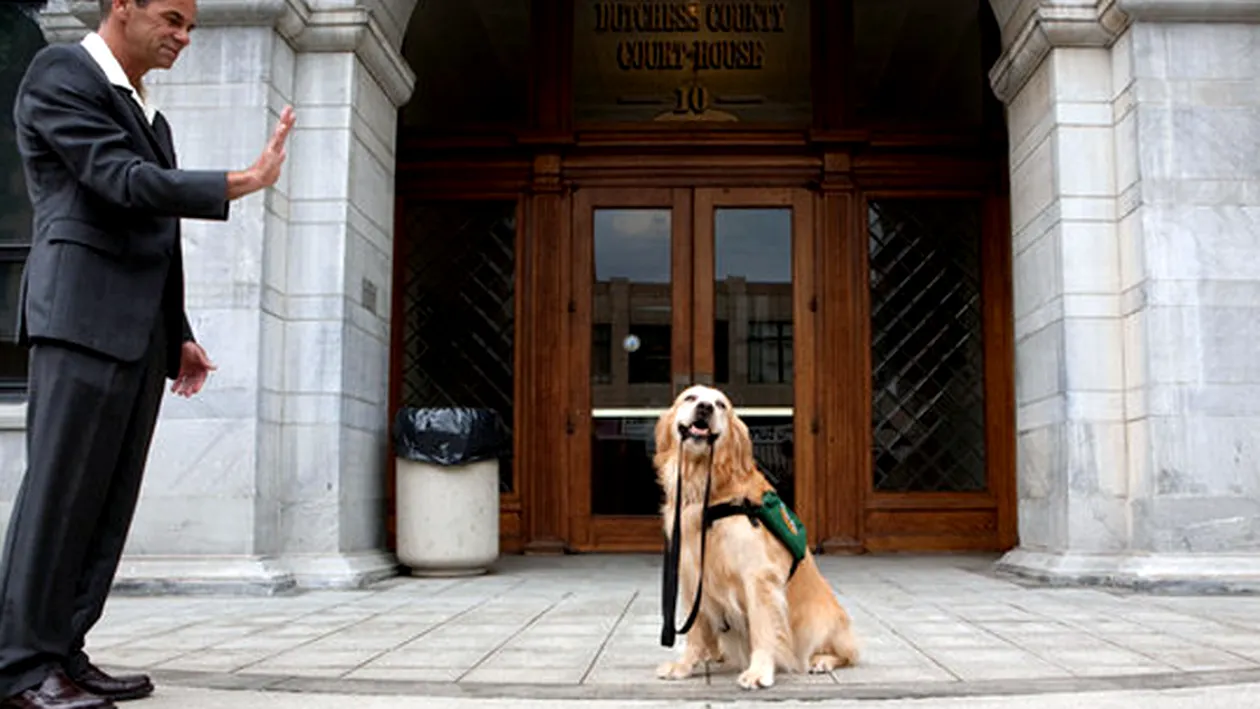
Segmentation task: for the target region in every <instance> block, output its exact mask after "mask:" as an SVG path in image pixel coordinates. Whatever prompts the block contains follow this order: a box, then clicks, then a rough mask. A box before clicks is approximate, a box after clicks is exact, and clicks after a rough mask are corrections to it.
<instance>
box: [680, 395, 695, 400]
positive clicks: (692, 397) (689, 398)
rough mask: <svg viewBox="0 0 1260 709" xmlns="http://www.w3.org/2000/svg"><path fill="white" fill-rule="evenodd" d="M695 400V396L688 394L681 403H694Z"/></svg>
mask: <svg viewBox="0 0 1260 709" xmlns="http://www.w3.org/2000/svg"><path fill="white" fill-rule="evenodd" d="M695 400H696V395H695V394H688V395H687V396H684V397H683V401H695Z"/></svg>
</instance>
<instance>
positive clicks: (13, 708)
mask: <svg viewBox="0 0 1260 709" xmlns="http://www.w3.org/2000/svg"><path fill="white" fill-rule="evenodd" d="M0 708H3V709H114V703H113V702H111V701H109V700H108V699H104V698H102V697H98V696H96V695H95V694H89V693H88V692H86V691H84V690H83V689H82V688H81V687H79V686H78V685H76V684H75V683H74V682H73V681H71V679H70V678H69V677H67V676H66V673H65V672H64V671H62V669H61V668H60V667H58V668H56V669H54V670H53V671H51V672H49V673H48V676H47V677H46V678H44V683H43V684H41V685H39V686H38V687H32V688H31V689H28V690H26V691H24V692H21V693H20V694H17V695H14V696H12V697H9V698H8V699H5V700H4V701H2V702H0Z"/></svg>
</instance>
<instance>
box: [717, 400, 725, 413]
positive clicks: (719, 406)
mask: <svg viewBox="0 0 1260 709" xmlns="http://www.w3.org/2000/svg"><path fill="white" fill-rule="evenodd" d="M717 405H718V408H719V409H721V410H723V411H725V410H726V402H725V401H719V402H718V403H717Z"/></svg>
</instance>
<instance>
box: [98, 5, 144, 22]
mask: <svg viewBox="0 0 1260 709" xmlns="http://www.w3.org/2000/svg"><path fill="white" fill-rule="evenodd" d="M96 1H97V2H98V3H100V6H101V19H102V20H103V19H105V18H106V17H109V11H110V9H112V8H113V7H114V0H96ZM132 2H134V3H135V4H136V5H137V6H139V7H144V6H145V5H148V4H149V0H132Z"/></svg>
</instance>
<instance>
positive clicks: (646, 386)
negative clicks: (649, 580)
mask: <svg viewBox="0 0 1260 709" xmlns="http://www.w3.org/2000/svg"><path fill="white" fill-rule="evenodd" d="M568 206H569V210H568V214H567V219H568V224H567V225H566V229H565V232H567V234H568V237H567V239H566V240H565V243H566V244H567V250H566V252H565V253H564V254H563V255H561V254H556V258H558V259H563V260H562V261H561V262H560V264H559V265H560V266H561V269H560V270H561V274H562V275H561V278H560V280H561V281H562V283H563V287H562V291H563V292H564V294H565V300H567V303H568V308H567V310H568V312H567V313H566V314H564V316H563V317H564V318H565V321H566V322H567V326H566V327H565V328H564V333H565V334H564V336H563V337H562V338H561V339H560V341H557V342H555V343H546V342H537V343H536V344H535V345H534V347H535V349H536V354H535V356H536V357H540V358H543V359H550V360H552V361H562V362H564V370H565V371H564V373H563V377H561V378H559V380H560V381H563V382H564V394H563V395H562V396H563V398H564V399H565V401H566V407H565V408H566V414H565V420H564V424H563V425H564V435H562V436H559V437H557V438H555V439H551V440H552V441H555V442H557V443H559V442H562V443H561V445H562V447H563V450H556V451H546V452H545V453H544V454H543V455H544V457H545V458H546V459H548V460H550V461H558V462H559V464H558V465H556V466H555V467H554V468H551V469H552V470H553V471H556V473H557V474H558V478H559V479H558V480H556V481H555V484H556V485H557V486H558V487H559V488H561V489H556V488H552V489H555V490H556V493H557V494H556V496H555V497H554V498H550V499H554V500H555V501H556V503H557V504H559V505H561V506H562V511H561V514H558V515H556V516H555V517H553V519H556V520H557V522H560V525H561V527H562V529H563V531H562V534H564V536H565V542H564V543H565V545H566V546H567V547H568V548H570V549H572V550H575V551H602V552H615V551H656V550H659V549H660V545H661V543H662V534H661V525H660V501H661V491H660V489H659V487H658V485H657V483H656V476H655V471H654V470H653V467H652V455H653V453H654V452H655V451H654V445H655V442H654V435H653V434H654V427H655V424H656V421H657V419H658V417H659V416H660V415H661V413H662V412H664V411H665V410H667V409H668V408H669V406H670V405H671V403H672V401H673V399H674V398H675V396H677V394H678V393H679V392H680V391H682V390H683V389H685V388H686V387H687V386H689V385H691V384H695V383H700V384H708V385H711V386H715V387H717V388H720V389H722V390H723V391H725V392H726V393H727V395H728V396H729V397H730V398H731V400H732V401H733V402H734V404H735V407H736V411H737V412H738V413H739V415H740V416H741V418H742V419H743V420H744V422H745V423H746V424H747V425H748V428H749V431H750V433H751V434H752V437H753V447H754V456H755V457H756V459H757V462H758V464H759V466H760V467H761V469H762V471H763V472H764V473H765V474H766V475H767V477H769V479H770V480H771V482H772V483H773V484H774V485H775V486H776V488H777V489H778V491H779V493H780V495H781V496H782V497H783V498H784V499H785V500H786V501H787V502H788V504H790V505H791V506H792V507H793V508H794V509H795V510H796V511H797V513H798V514H799V515H800V517H801V519H802V520H803V521H804V522H805V524H806V526H807V528H808V529H809V531H810V538H811V542H812V543H814V544H816V545H818V546H820V547H821V548H822V550H823V551H826V552H863V551H883V550H908V551H923V550H964V549H985V550H999V549H1005V548H1009V547H1010V546H1011V545H1012V544H1013V543H1014V535H1015V524H1014V513H1015V509H1014V494H1013V493H1014V487H1013V481H1014V470H1013V463H1014V456H1013V445H1012V444H1013V423H1014V422H1013V415H1012V412H1013V409H1012V408H1011V406H1012V404H1011V401H1012V398H1013V397H1012V391H1013V389H1012V386H1013V376H1012V374H1013V363H1012V361H1011V356H1010V352H1011V346H1012V345H1011V334H1012V332H1011V326H1010V319H1011V315H1010V303H1011V300H1010V252H1009V237H1008V236H1007V234H1008V232H1007V231H1006V229H1005V223H1006V222H1005V216H1004V210H1005V200H1004V198H1002V197H1001V196H1000V195H995V194H994V193H993V192H988V191H985V190H970V191H969V190H966V189H954V190H935V191H932V190H925V189H916V188H905V187H895V188H892V189H882V190H881V189H869V190H841V191H835V192H828V191H825V190H823V191H819V190H811V189H807V188H804V187H767V188H757V187H738V188H736V187H732V188H725V187H707V186H706V187H686V188H682V187H670V188H635V189H622V188H611V187H608V188H604V187H599V188H596V187H582V188H579V189H577V190H576V191H574V192H573V193H572V194H571V196H570V197H569V201H568ZM564 348H567V351H566V350H565V349H564ZM540 361H541V360H540ZM550 499H549V500H547V502H550ZM540 502H542V500H540Z"/></svg>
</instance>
